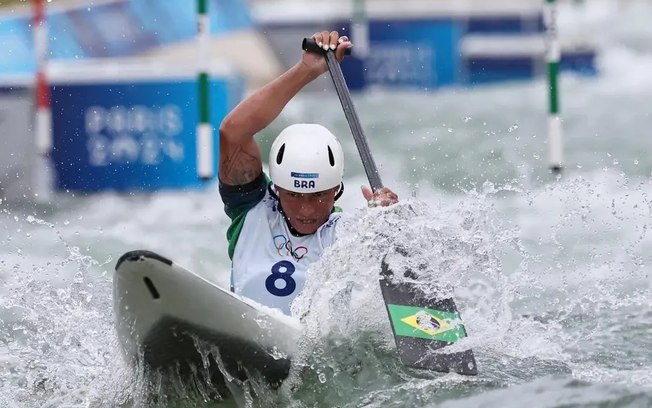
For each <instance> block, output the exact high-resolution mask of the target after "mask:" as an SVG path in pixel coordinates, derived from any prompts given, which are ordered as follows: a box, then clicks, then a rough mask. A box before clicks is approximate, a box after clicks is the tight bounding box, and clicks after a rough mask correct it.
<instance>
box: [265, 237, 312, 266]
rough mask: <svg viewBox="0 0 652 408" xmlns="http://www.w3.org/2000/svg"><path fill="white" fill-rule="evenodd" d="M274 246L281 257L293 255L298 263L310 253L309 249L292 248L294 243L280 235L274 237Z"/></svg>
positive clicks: (302, 247)
mask: <svg viewBox="0 0 652 408" xmlns="http://www.w3.org/2000/svg"><path fill="white" fill-rule="evenodd" d="M273 239H274V246H275V247H276V250H277V252H278V254H279V255H280V256H288V255H292V258H294V259H295V260H297V261H300V260H301V258H303V257H304V256H306V254H307V253H308V248H306V247H304V246H298V247H296V248H293V247H292V241H290V240H289V239H287V237H286V236H285V235H283V234H279V235H274V238H273Z"/></svg>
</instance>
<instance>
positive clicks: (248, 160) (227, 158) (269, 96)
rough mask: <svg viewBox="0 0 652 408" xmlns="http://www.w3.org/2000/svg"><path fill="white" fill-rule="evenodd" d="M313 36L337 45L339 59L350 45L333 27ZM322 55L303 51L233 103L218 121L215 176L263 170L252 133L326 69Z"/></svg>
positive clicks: (230, 177)
mask: <svg viewBox="0 0 652 408" xmlns="http://www.w3.org/2000/svg"><path fill="white" fill-rule="evenodd" d="M313 38H315V40H316V41H317V43H318V44H319V43H322V44H324V46H325V47H331V48H335V47H337V51H336V55H337V57H338V59H339V60H341V59H342V58H343V57H344V52H345V51H346V48H347V47H349V46H350V43H349V41H348V38H346V37H341V40H340V37H339V34H338V33H337V32H336V31H333V32H331V33H328V32H326V31H324V32H321V33H316V34H315V35H313ZM327 70H328V67H327V65H326V61H325V59H324V57H323V56H322V55H319V54H315V53H311V52H304V54H303V57H302V58H301V61H299V62H298V63H297V64H296V65H294V66H293V67H292V68H290V69H289V70H288V71H286V72H285V73H283V74H282V75H281V76H279V77H278V78H276V79H274V80H273V81H272V82H270V83H268V84H267V85H265V86H263V87H262V88H260V89H259V90H258V91H256V92H254V93H253V94H252V95H251V96H249V97H248V98H246V99H245V100H243V101H242V102H241V103H240V104H239V105H238V106H236V107H235V108H234V109H233V110H232V111H231V112H230V113H229V114H228V115H227V116H226V117H225V118H224V120H223V121H222V124H221V125H220V162H219V178H220V181H221V182H222V183H224V184H226V185H230V186H238V185H243V184H247V183H250V182H252V181H254V180H255V179H256V178H257V177H259V176H260V174H261V173H262V171H263V167H262V159H261V154H260V148H259V147H258V144H257V143H256V141H255V140H254V135H255V134H256V133H258V132H259V131H261V130H262V129H264V128H265V127H267V126H268V125H269V124H270V123H271V122H272V121H273V120H274V119H276V117H277V116H278V115H279V114H280V113H281V111H282V110H283V108H284V107H285V105H286V104H287V103H288V102H289V101H290V99H292V98H293V97H294V96H295V95H296V94H297V93H298V92H299V91H300V90H301V88H303V87H304V86H305V85H307V84H308V83H310V82H311V81H313V80H314V79H315V78H317V77H319V76H320V75H321V74H323V73H324V72H326V71H327Z"/></svg>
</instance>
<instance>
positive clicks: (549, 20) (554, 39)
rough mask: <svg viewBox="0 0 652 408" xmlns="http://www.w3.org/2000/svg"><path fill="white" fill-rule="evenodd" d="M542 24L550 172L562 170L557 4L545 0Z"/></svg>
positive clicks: (556, 172)
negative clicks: (544, 30) (546, 78)
mask: <svg viewBox="0 0 652 408" xmlns="http://www.w3.org/2000/svg"><path fill="white" fill-rule="evenodd" d="M545 1H546V4H545V6H544V15H543V22H544V25H545V29H546V63H547V66H548V154H549V156H548V157H549V159H548V160H549V166H550V170H551V171H552V172H553V173H554V174H559V173H561V170H562V164H563V161H562V156H563V151H562V149H563V148H562V126H561V118H560V116H559V78H558V77H559V60H560V58H561V46H560V44H559V32H558V30H557V2H556V0H545Z"/></svg>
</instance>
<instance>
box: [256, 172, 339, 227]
mask: <svg viewBox="0 0 652 408" xmlns="http://www.w3.org/2000/svg"><path fill="white" fill-rule="evenodd" d="M273 185H274V183H269V185H268V186H267V190H268V191H269V195H271V196H272V197H274V198H275V199H276V202H277V203H278V207H277V208H278V212H280V213H281V215H283V218H284V219H285V223H286V224H287V226H288V230H290V233H291V234H292V235H294V236H295V237H305V236H306V235H310V234H304V233H302V232H299V231H297V230H296V229H295V228H294V227H293V226H292V224H291V223H290V220H289V219H288V217H287V215H286V214H285V211H283V207H282V206H281V199H280V198H279V197H278V194H277V193H276V190H274V189H273V188H272V186H273ZM342 193H344V182H342V183H340V188H339V190H337V193H335V201H337V199H338V198H340V197H341V196H342ZM334 211H335V207H333V209H332V210H331V212H334Z"/></svg>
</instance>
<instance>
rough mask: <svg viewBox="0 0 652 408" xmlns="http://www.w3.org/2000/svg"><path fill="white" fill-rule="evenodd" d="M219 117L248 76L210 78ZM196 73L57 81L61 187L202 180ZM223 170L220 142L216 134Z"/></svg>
mask: <svg viewBox="0 0 652 408" xmlns="http://www.w3.org/2000/svg"><path fill="white" fill-rule="evenodd" d="M210 87H211V89H210V96H211V100H210V104H211V105H210V107H211V116H212V117H211V119H212V123H220V122H221V120H222V118H223V117H224V116H225V115H226V113H227V112H228V111H229V110H230V109H231V107H232V106H233V102H234V101H235V100H239V99H240V98H241V97H242V92H243V82H242V80H241V79H228V80H227V79H224V78H216V79H214V80H213V81H212V82H211V85H210ZM197 90H198V86H197V83H196V81H194V80H191V79H188V80H181V81H165V82H164V81H160V82H151V81H147V82H145V81H141V82H136V81H132V82H130V83H124V82H118V83H104V84H98V83H94V84H56V86H53V87H52V88H51V92H52V103H53V105H52V110H53V115H52V117H53V135H54V150H53V152H52V160H53V162H54V166H55V171H56V177H57V181H56V188H57V189H60V190H76V191H85V192H93V191H100V190H116V191H129V190H158V189H161V188H187V187H200V186H202V185H203V184H204V182H202V181H200V180H198V178H197V159H196V155H197V154H196V147H197V146H196V134H195V129H196V126H197V123H198V117H199V112H198V106H197ZM214 154H215V174H217V157H218V143H217V135H216V137H215V146H214Z"/></svg>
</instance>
